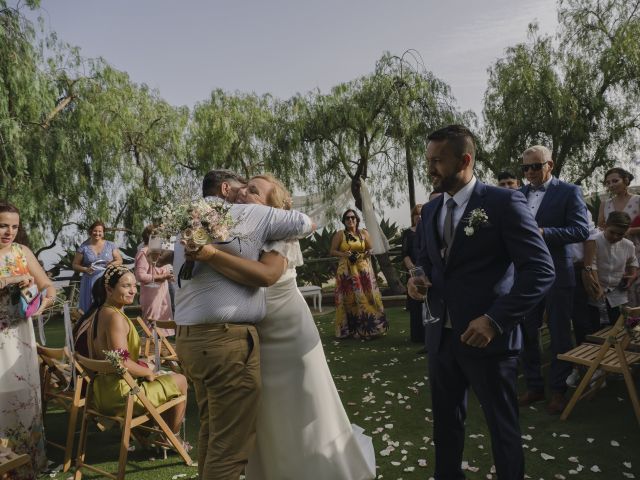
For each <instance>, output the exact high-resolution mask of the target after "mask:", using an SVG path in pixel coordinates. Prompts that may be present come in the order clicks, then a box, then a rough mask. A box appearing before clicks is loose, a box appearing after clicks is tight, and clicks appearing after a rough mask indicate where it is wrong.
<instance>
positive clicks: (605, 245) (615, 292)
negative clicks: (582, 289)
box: [593, 232, 638, 307]
mask: <svg viewBox="0 0 640 480" xmlns="http://www.w3.org/2000/svg"><path fill="white" fill-rule="evenodd" d="M595 242H596V247H597V249H596V259H595V261H594V263H593V269H594V270H597V271H598V281H599V282H600V286H601V287H602V289H603V290H604V293H605V296H606V297H607V300H608V301H609V305H610V306H611V307H617V306H619V305H622V304H624V303H627V301H628V296H627V291H626V290H621V289H619V288H617V287H618V285H619V284H620V282H621V281H622V277H623V276H624V274H625V272H626V269H627V267H637V266H638V259H637V257H636V247H635V245H634V244H633V242H632V241H631V240H627V239H626V238H623V239H622V240H620V241H619V242H616V243H609V241H608V240H607V239H606V238H605V236H604V232H600V233H598V234H597V235H596V238H595Z"/></svg>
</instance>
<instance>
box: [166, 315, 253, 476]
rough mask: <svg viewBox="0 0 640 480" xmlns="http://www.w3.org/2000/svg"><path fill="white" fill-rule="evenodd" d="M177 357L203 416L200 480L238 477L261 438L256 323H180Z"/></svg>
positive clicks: (199, 448) (201, 417)
mask: <svg viewBox="0 0 640 480" xmlns="http://www.w3.org/2000/svg"><path fill="white" fill-rule="evenodd" d="M176 351H177V353H178V358H179V359H180V362H181V364H182V366H183V368H184V370H185V373H186V375H187V377H188V378H189V380H190V381H191V382H192V383H193V385H194V387H195V392H196V400H197V402H198V411H199V414H200V432H199V436H198V474H199V478H200V479H201V480H238V478H239V476H240V474H241V473H242V472H243V471H244V467H245V465H246V464H247V460H248V458H249V454H250V453H251V450H252V449H253V446H254V443H255V436H256V414H257V406H258V400H259V398H260V387H261V383H260V344H259V340H258V333H257V332H256V329H255V327H254V326H253V325H252V324H246V325H243V324H203V325H192V326H178V331H177V335H176Z"/></svg>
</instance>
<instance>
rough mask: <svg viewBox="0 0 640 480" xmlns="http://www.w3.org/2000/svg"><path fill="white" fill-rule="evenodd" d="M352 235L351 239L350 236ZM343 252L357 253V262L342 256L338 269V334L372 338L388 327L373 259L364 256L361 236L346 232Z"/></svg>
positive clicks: (342, 246)
mask: <svg viewBox="0 0 640 480" xmlns="http://www.w3.org/2000/svg"><path fill="white" fill-rule="evenodd" d="M347 237H350V238H347ZM339 250H340V251H341V252H348V251H351V252H357V253H359V254H360V255H359V257H358V259H357V260H356V261H355V262H351V261H350V260H349V258H346V257H340V260H339V261H338V270H337V271H336V290H335V305H336V337H338V338H346V337H350V336H356V337H361V338H371V337H376V336H379V335H383V334H384V333H386V332H387V330H389V322H388V321H387V317H386V316H385V314H384V306H383V305H382V296H381V295H380V290H379V289H378V285H377V284H376V278H375V273H374V271H373V268H372V266H371V260H370V259H369V258H368V257H366V256H365V255H364V252H365V250H366V247H365V241H364V238H363V237H362V235H358V236H356V237H354V236H351V235H345V233H344V232H343V235H342V242H340V246H339Z"/></svg>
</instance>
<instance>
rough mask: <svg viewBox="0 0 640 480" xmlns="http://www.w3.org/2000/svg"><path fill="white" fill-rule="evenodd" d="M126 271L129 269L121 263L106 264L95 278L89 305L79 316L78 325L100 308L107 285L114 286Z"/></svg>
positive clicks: (105, 299)
mask: <svg viewBox="0 0 640 480" xmlns="http://www.w3.org/2000/svg"><path fill="white" fill-rule="evenodd" d="M127 273H131V272H130V270H129V269H128V268H127V267H124V266H122V265H108V266H107V268H106V270H105V271H104V274H103V275H102V276H101V277H100V278H98V279H97V280H96V282H95V283H94V284H93V287H92V288H91V296H92V298H93V301H92V303H91V307H89V310H88V311H87V312H85V313H84V314H83V315H82V317H80V320H78V322H77V323H78V325H79V324H81V323H82V322H83V321H84V320H86V319H87V318H89V317H91V316H92V315H93V314H94V313H97V312H98V310H100V308H102V306H103V305H104V302H106V301H107V285H109V286H110V287H111V288H113V287H115V286H116V285H117V284H118V281H119V280H120V279H121V278H122V277H123V276H124V275H125V274H127Z"/></svg>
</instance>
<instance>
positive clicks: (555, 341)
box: [519, 145, 589, 414]
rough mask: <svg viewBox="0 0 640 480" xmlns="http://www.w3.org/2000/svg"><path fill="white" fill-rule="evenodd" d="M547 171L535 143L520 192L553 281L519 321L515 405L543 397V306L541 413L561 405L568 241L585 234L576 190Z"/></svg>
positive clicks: (543, 151)
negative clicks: (546, 342) (547, 356)
mask: <svg viewBox="0 0 640 480" xmlns="http://www.w3.org/2000/svg"><path fill="white" fill-rule="evenodd" d="M552 170H553V159H552V158H551V151H550V150H549V149H548V148H546V147H544V146H541V145H536V146H533V147H531V148H528V149H527V150H526V151H525V152H524V153H523V154H522V171H523V173H524V176H525V178H526V179H527V180H528V181H529V184H528V185H526V186H525V187H523V188H522V189H521V191H522V193H523V194H524V195H525V197H527V204H528V207H529V210H530V212H531V213H532V214H533V215H534V217H535V220H536V223H537V224H538V228H539V231H540V234H541V235H542V238H543V239H544V241H545V243H546V244H547V247H549V252H550V253H551V257H552V258H553V265H554V268H555V271H556V280H555V282H554V284H553V287H552V288H551V290H550V291H549V293H548V294H547V296H546V298H545V299H544V300H543V301H542V302H540V303H539V304H538V305H537V306H536V308H535V309H534V310H533V311H532V312H531V313H530V314H529V315H527V317H526V318H525V321H524V323H523V340H524V344H523V350H522V355H521V360H522V369H523V371H524V376H525V380H526V383H527V391H526V392H525V393H524V394H523V395H521V396H520V398H519V404H520V406H527V405H530V404H532V403H534V402H537V401H541V400H544V398H545V395H544V386H545V382H544V379H543V378H542V372H541V360H540V347H539V341H538V340H539V328H540V327H541V326H542V318H543V314H544V311H545V309H546V311H547V325H548V327H549V336H550V338H551V367H550V368H549V389H550V391H551V399H550V401H549V403H548V404H547V411H548V412H549V413H550V414H560V413H562V411H563V410H564V407H565V406H566V399H565V392H566V390H567V384H566V380H567V377H568V376H569V374H570V373H571V365H570V364H569V363H567V362H564V361H560V360H558V358H557V356H558V354H559V353H565V352H566V351H568V350H570V349H571V348H572V346H573V342H572V339H571V313H572V306H573V290H574V287H575V274H574V271H573V258H572V254H571V251H570V249H569V244H571V243H578V242H584V241H585V240H586V239H587V238H588V237H589V220H588V217H587V207H586V205H585V203H584V200H583V198H582V192H581V191H580V188H579V187H578V186H577V185H573V184H569V183H565V182H561V181H560V180H558V179H557V178H555V177H553V176H552V174H551V172H552Z"/></svg>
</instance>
